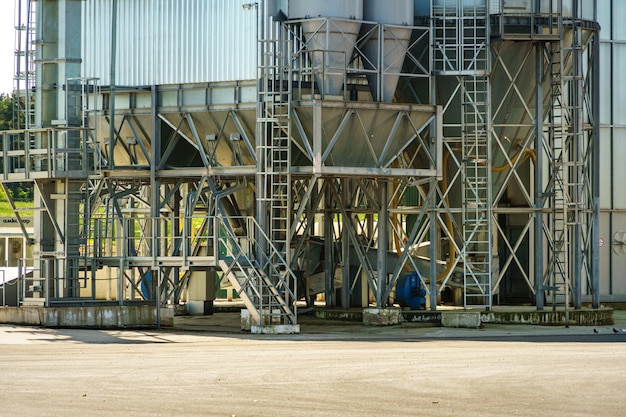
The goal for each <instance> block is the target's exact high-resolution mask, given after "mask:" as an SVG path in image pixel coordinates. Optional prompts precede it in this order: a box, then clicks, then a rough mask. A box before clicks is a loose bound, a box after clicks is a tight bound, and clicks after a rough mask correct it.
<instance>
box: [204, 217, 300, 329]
mask: <svg viewBox="0 0 626 417" xmlns="http://www.w3.org/2000/svg"><path fill="white" fill-rule="evenodd" d="M231 220H232V218H229V217H223V216H221V215H217V216H216V217H215V222H216V224H215V233H216V236H217V239H216V241H217V247H216V259H217V264H218V266H219V267H220V269H221V270H222V271H223V272H224V274H225V276H226V277H227V278H228V280H229V281H230V283H231V284H232V285H233V287H234V288H235V290H236V291H237V292H238V293H239V295H240V297H241V299H242V300H243V301H244V304H245V305H246V307H247V308H248V310H249V312H250V315H251V317H252V318H253V323H257V324H256V325H253V326H252V331H253V332H266V331H267V329H270V330H269V331H270V332H272V331H274V329H275V328H276V327H277V326H284V325H287V326H292V325H293V326H297V316H296V309H295V300H296V292H295V286H294V284H295V276H294V275H293V272H292V271H291V270H290V269H289V268H288V265H287V262H286V260H285V259H284V258H283V257H282V256H281V254H280V250H279V249H278V248H277V247H276V246H275V245H273V244H272V242H271V241H269V236H267V235H266V234H265V233H264V232H263V230H262V229H261V227H260V225H259V224H258V223H257V222H256V220H255V219H254V218H252V217H246V218H243V219H240V220H242V221H245V223H246V230H247V234H246V235H245V236H238V235H237V234H236V233H235V232H234V230H233V229H232V227H231V222H230V221H231ZM261 245H263V246H264V247H265V249H266V250H267V252H263V251H259V247H260V246H261ZM259 253H260V256H259ZM285 270H286V271H287V273H283V272H282V271H285ZM277 277H279V279H277ZM294 329H296V330H294ZM286 331H288V332H294V331H295V332H297V327H288V328H287V330H286Z"/></svg>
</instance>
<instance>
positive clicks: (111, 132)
mask: <svg viewBox="0 0 626 417" xmlns="http://www.w3.org/2000/svg"><path fill="white" fill-rule="evenodd" d="M111 8H112V10H111V68H110V80H109V83H110V86H109V89H110V94H109V155H108V156H109V161H108V167H109V169H113V167H114V166H115V163H114V161H113V159H114V155H115V153H114V152H113V147H114V146H115V66H116V65H117V0H112V4H111ZM153 162H154V160H153ZM153 165H154V164H153Z"/></svg>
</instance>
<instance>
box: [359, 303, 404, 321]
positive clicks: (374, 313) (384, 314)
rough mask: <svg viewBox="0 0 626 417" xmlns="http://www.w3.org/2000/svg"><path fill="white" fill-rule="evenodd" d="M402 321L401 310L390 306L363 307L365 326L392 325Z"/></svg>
mask: <svg viewBox="0 0 626 417" xmlns="http://www.w3.org/2000/svg"><path fill="white" fill-rule="evenodd" d="M401 322H402V310H401V309H399V308H395V307H390V308H365V309H363V324H364V325H366V326H393V325H396V324H400V323H401Z"/></svg>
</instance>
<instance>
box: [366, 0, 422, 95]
mask: <svg viewBox="0 0 626 417" xmlns="http://www.w3.org/2000/svg"><path fill="white" fill-rule="evenodd" d="M413 15H414V4H413V0H396V1H393V2H381V1H378V0H364V1H363V19H365V20H368V21H372V22H379V23H381V24H383V25H384V26H383V27H382V31H378V30H376V32H375V33H373V34H372V36H371V37H370V38H369V39H368V40H367V41H366V42H365V44H364V45H363V46H362V51H363V53H364V54H365V56H366V58H367V59H366V60H364V66H365V68H366V69H368V70H375V69H377V71H376V73H375V74H374V73H369V74H368V75H367V81H368V84H369V87H370V91H371V93H372V98H373V99H374V101H383V102H387V103H389V102H391V101H392V100H393V97H394V94H395V92H396V87H397V85H398V80H399V78H400V75H399V74H400V72H401V71H402V65H403V63H404V57H405V55H406V49H407V47H408V46H409V41H410V40H411V33H412V32H413V31H412V29H411V28H408V27H399V26H407V25H409V24H410V25H412V24H413ZM393 25H395V26H393ZM381 32H382V35H383V38H382V40H381V39H380V34H381Z"/></svg>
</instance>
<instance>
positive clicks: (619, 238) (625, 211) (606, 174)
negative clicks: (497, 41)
mask: <svg viewBox="0 0 626 417" xmlns="http://www.w3.org/2000/svg"><path fill="white" fill-rule="evenodd" d="M624 15H626V2H624V1H623V0H603V1H599V2H598V21H599V23H600V25H601V27H602V31H601V32H600V37H601V41H600V62H601V64H600V83H601V88H600V161H601V163H600V210H601V211H600V239H602V240H601V242H602V246H601V248H600V295H601V298H602V300H603V301H604V300H606V301H619V302H624V301H626V279H625V278H624V274H623V271H624V270H626V244H625V243H626V242H625V241H626V193H625V192H624V185H623V182H622V181H623V178H624V177H626V164H624V162H623V161H624V159H625V158H626V112H625V111H624V103H625V102H626V79H625V78H624V76H623V68H624V67H625V66H626V25H624V23H623V21H622V19H623V16H624Z"/></svg>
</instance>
